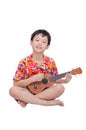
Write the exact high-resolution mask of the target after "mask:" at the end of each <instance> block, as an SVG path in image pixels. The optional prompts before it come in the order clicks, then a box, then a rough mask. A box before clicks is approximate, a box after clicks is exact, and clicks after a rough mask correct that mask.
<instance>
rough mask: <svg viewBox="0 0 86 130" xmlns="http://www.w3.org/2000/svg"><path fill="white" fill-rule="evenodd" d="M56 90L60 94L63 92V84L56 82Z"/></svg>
mask: <svg viewBox="0 0 86 130" xmlns="http://www.w3.org/2000/svg"><path fill="white" fill-rule="evenodd" d="M57 91H58V92H59V94H60V95H61V94H63V93H64V91H65V88H64V86H63V85H62V84H58V86H57Z"/></svg>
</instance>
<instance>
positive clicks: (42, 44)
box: [30, 34, 49, 52]
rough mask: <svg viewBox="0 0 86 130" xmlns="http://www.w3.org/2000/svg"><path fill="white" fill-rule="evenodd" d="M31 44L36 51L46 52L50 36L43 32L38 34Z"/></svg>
mask: <svg viewBox="0 0 86 130" xmlns="http://www.w3.org/2000/svg"><path fill="white" fill-rule="evenodd" d="M30 44H31V46H32V48H33V51H35V52H44V51H45V50H46V49H48V48H49V45H48V38H47V36H42V34H38V35H36V36H35V37H34V39H33V41H31V43H30Z"/></svg>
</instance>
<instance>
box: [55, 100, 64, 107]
mask: <svg viewBox="0 0 86 130" xmlns="http://www.w3.org/2000/svg"><path fill="white" fill-rule="evenodd" d="M55 101H57V105H60V106H64V103H63V102H62V101H61V100H59V99H58V100H55Z"/></svg>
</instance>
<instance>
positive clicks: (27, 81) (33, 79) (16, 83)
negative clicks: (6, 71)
mask: <svg viewBox="0 0 86 130" xmlns="http://www.w3.org/2000/svg"><path fill="white" fill-rule="evenodd" d="M43 78H44V74H43V73H39V74H36V75H33V76H31V77H29V78H27V79H23V80H16V79H15V78H14V82H13V84H14V86H20V87H26V86H28V85H29V84H31V83H33V82H36V81H41V80H42V79H43Z"/></svg>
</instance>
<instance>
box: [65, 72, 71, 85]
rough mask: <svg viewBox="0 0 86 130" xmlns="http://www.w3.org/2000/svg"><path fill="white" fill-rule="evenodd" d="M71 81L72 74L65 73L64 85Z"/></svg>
mask: <svg viewBox="0 0 86 130" xmlns="http://www.w3.org/2000/svg"><path fill="white" fill-rule="evenodd" d="M71 79H72V74H70V73H67V74H66V75H65V83H68V82H69V81H70V80H71Z"/></svg>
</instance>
